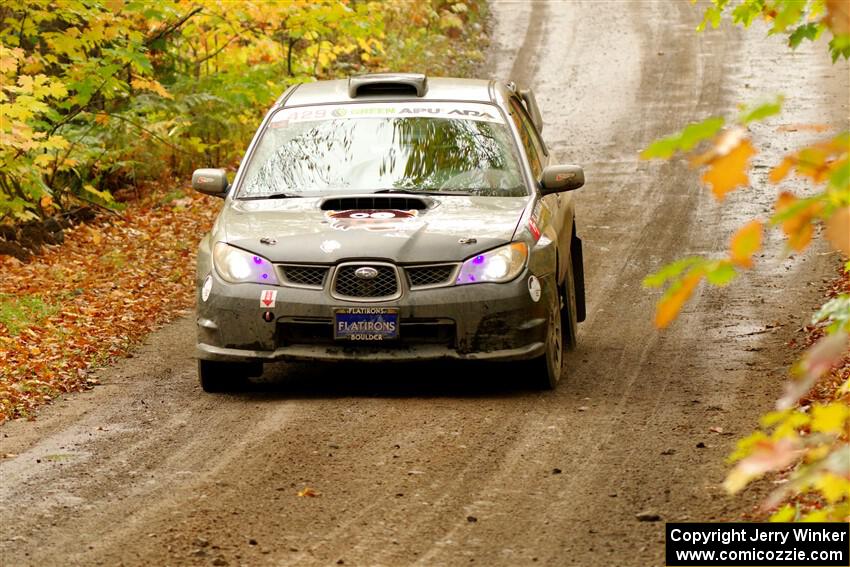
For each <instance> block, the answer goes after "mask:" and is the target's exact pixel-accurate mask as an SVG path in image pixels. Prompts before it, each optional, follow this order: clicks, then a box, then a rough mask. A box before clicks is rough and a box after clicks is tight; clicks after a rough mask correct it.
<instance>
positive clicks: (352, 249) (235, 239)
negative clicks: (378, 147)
mask: <svg viewBox="0 0 850 567" xmlns="http://www.w3.org/2000/svg"><path fill="white" fill-rule="evenodd" d="M343 200H344V199H343ZM417 200H419V201H421V202H422V203H424V204H425V205H427V206H426V208H424V209H422V210H416V209H403V208H397V209H391V208H380V207H375V208H348V209H346V208H344V207H334V208H335V210H322V208H323V203H325V208H328V207H327V200H326V199H317V198H293V199H265V200H251V201H247V200H246V201H237V200H234V201H229V202H228V204H227V205H226V206H225V208H224V210H223V211H222V214H221V216H220V217H219V219H218V222H217V225H216V226H217V228H216V230H215V231H214V232H215V234H214V238H215V239H217V240H224V241H226V242H228V243H230V244H232V245H234V246H238V247H239V248H242V249H245V250H249V251H251V252H254V253H257V254H259V255H261V256H264V257H265V258H268V259H269V260H271V261H272V262H293V263H316V264H325V263H335V262H338V261H341V260H345V259H350V258H369V259H374V260H387V261H392V262H397V263H401V264H408V263H416V262H423V263H425V262H455V261H461V260H464V259H466V258H468V257H469V256H471V255H474V254H476V253H478V252H481V251H484V250H488V249H490V248H493V247H495V246H498V245H500V244H503V243H506V242H509V241H510V240H511V238H512V236H513V234H514V232H515V230H516V227H517V223H518V222H519V219H520V216H521V215H522V212H523V210H524V209H525V207H526V206H527V205H528V203H529V201H530V197H467V196H438V197H437V196H434V197H427V198H424V199H420V198H417Z"/></svg>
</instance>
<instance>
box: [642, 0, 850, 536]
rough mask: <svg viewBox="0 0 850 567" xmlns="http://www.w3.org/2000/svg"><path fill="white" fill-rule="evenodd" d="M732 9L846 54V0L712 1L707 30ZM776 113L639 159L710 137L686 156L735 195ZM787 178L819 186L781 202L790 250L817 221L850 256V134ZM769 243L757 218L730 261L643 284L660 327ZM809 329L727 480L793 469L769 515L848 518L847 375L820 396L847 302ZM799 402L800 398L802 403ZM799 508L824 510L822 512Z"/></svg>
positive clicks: (849, 46)
mask: <svg viewBox="0 0 850 567" xmlns="http://www.w3.org/2000/svg"><path fill="white" fill-rule="evenodd" d="M728 10H731V14H732V20H733V21H734V22H735V23H737V24H740V25H743V26H744V27H747V26H749V25H751V24H752V22H753V21H755V20H756V19H760V18H764V19H767V20H769V21H770V22H771V28H770V33H772V34H776V33H785V34H787V35H788V36H789V44H790V46H791V47H792V48H793V47H796V46H797V45H799V44H800V43H801V42H802V41H803V40H804V39H809V40H814V39H816V38H817V37H818V36H820V34H821V33H823V32H824V31H825V30H829V32H830V33H831V34H832V35H833V38H832V41H831V42H830V45H829V47H830V51H831V53H832V56H833V60H835V59H836V58H837V57H839V56H843V57H848V56H850V35H848V34H850V4H848V3H847V2H846V0H737V1H733V0H713V2H712V5H711V6H710V7H709V8H708V9H707V10H706V12H705V15H704V19H703V22H702V24H701V25H700V29H705V27H706V26H707V25H709V24H710V25H712V26H714V27H717V26H718V25H719V24H720V22H721V20H722V16H723V14H724V13H725V12H726V11H728ZM781 105H782V100H781V98H780V99H777V100H776V101H775V102H770V103H767V104H762V105H759V106H756V107H754V108H750V109H747V108H745V109H743V110H742V112H741V114H740V115H739V117H738V120H737V124H736V125H734V126H732V127H729V128H726V129H722V126H723V123H722V121H718V122H716V123H714V124H716V125H717V126H716V127H715V126H714V125H711V126H709V125H707V123H708V124H711V123H710V122H709V121H703V122H700V123H697V124H693V125H691V126H688V127H686V128H685V130H683V131H682V132H680V133H678V134H674V135H672V136H669V137H667V138H663V139H660V140H658V141H656V142H654V143H653V144H652V145H651V146H650V147H649V148H647V149H646V150H644V152H643V153H642V154H641V157H643V158H645V159H648V158H664V159H667V158H670V157H671V156H673V155H674V154H676V153H677V152H689V151H690V150H691V149H693V148H694V147H696V144H697V143H699V142H701V141H703V140H708V139H711V144H710V148H709V149H708V150H707V151H705V152H704V153H702V154H698V155H693V154H692V155H690V156H689V157H690V162H691V164H692V165H693V166H695V167H705V168H706V173H704V174H703V176H702V180H703V182H705V183H707V184H709V185H711V186H712V189H713V191H714V194H715V196H716V197H717V198H718V199H722V198H723V196H724V195H725V194H726V193H727V192H728V191H731V190H733V189H735V188H738V187H744V186H747V185H749V175H748V170H749V158H750V157H751V156H752V155H754V154H755V153H756V149H755V147H754V146H753V144H752V143H751V141H750V139H749V134H748V130H747V128H746V126H747V124H749V123H751V122H755V121H761V120H764V119H766V118H768V117H770V116H773V115H776V114H778V113H779V112H780V110H781ZM689 129H690V130H689ZM792 174H793V175H796V176H797V177H798V178H802V179H805V180H807V181H808V182H809V183H810V184H811V185H812V186H813V187H812V189H813V190H812V191H808V192H807V193H808V195H807V196H806V197H805V198H798V197H797V196H795V195H794V194H792V193H791V192H788V191H782V192H780V193H779V195H778V197H777V199H776V204H775V212H774V214H773V215H772V218H771V224H772V225H774V226H779V227H780V228H781V229H782V231H783V232H784V233H785V235H786V236H787V250H789V251H797V252H799V251H802V250H804V249H805V248H806V247H807V246H808V245H809V243H810V242H811V240H812V238H813V236H815V235H816V230H815V228H816V225H817V224H821V223H822V224H823V225H824V228H825V230H823V231H822V232H821V233H820V234H822V235H823V237H824V239H825V240H826V241H827V242H828V243H829V244H830V245H831V246H832V247H833V248H834V249H835V250H836V251H837V252H839V253H842V254H843V255H844V256H845V257H850V133H848V132H842V133H840V134H838V135H837V136H833V137H831V138H828V139H826V140H823V141H820V142H818V143H814V144H812V145H809V146H807V147H804V148H802V149H800V150H798V151H796V152H793V153H791V154H788V155H786V156H785V157H784V158H783V159H782V161H781V162H780V163H778V164H776V165H775V166H774V167H773V168H772V169H771V170H770V172H769V175H768V179H769V181H770V183H772V184H780V183H782V182H783V181H784V180H785V179H786V178H787V177H788V176H789V175H792ZM762 237H763V223H762V222H761V221H757V220H754V221H751V222H749V223H748V224H746V225H745V226H744V227H742V228H741V229H740V230H739V231H738V232H737V233H736V234H735V235H734V236H733V237H732V239H731V242H730V247H729V255H728V259H715V260H712V259H707V258H694V257H689V258H684V259H682V260H678V261H676V262H673V263H671V264H669V265H667V266H664V267H662V268H661V269H660V270H659V271H658V272H656V273H655V274H653V275H651V276H648V277H647V278H646V279H645V280H644V285H646V286H648V287H663V286H666V290H665V293H664V295H663V296H662V297H661V298H660V300H659V301H658V304H657V307H656V314H655V324H656V326H658V327H660V328H663V327H666V326H667V325H669V324H670V323H671V322H672V321H673V320H674V319H675V317H676V315H677V314H678V313H679V311H680V310H681V309H682V307H683V305H684V304H685V302H686V301H687V299H688V298H689V297H690V296H691V295H692V294H693V292H694V290H695V289H696V287H697V285H698V284H699V283H700V281H701V280H702V279H703V278H705V279H706V280H707V281H708V282H709V283H711V284H713V285H726V284H727V283H729V282H730V281H731V280H732V279H733V278H734V277H735V275H736V268H738V267H741V268H749V267H751V266H752V264H753V261H752V258H753V256H754V254H755V253H756V252H757V251H758V250H759V249H761V245H762ZM847 269H848V270H850V262H848V263H847ZM812 324H813V325H820V326H821V327H822V328H823V329H824V331H825V333H826V334H825V336H823V337H821V338H819V339H818V340H817V342H815V344H814V345H812V346H811V347H810V348H808V349H807V350H806V351H805V353H804V354H803V356H802V357H801V358H800V359H799V360H798V361H797V362H796V364H795V365H794V366H793V368H792V372H791V373H792V380H790V381H789V382H788V383H787V384H786V386H785V392H784V394H783V395H782V397H781V398H780V399H779V400H778V401H777V403H776V407H777V410H778V411H774V412H770V413H768V414H766V415H765V416H763V418H762V420H761V427H760V429H758V430H756V431H755V432H754V433H752V434H751V435H750V436H748V437H746V438H744V439H742V440H740V441H739V442H738V446H737V448H736V450H735V452H734V453H733V454H732V455H731V457H730V461H731V462H732V463H735V466H734V467H733V468H732V470H731V471H730V472H729V474H728V476H727V478H726V481H725V483H724V485H725V487H726V489H727V491H728V492H730V493H737V492H738V491H740V490H743V489H744V488H745V487H746V486H747V485H748V484H749V483H750V482H752V481H754V480H756V479H758V478H761V477H762V476H764V475H765V474H768V473H771V472H776V471H786V475H787V478H786V479H784V480H785V482H784V483H781V484H780V487H779V488H778V489H776V490H775V491H774V492H773V493H772V494H771V495H770V496H769V497H768V499H767V500H766V502H765V503H764V510H769V509H776V511H775V513H774V514H773V515H772V516H771V520H773V521H847V520H848V519H850V445H849V444H848V432H850V405H848V401H850V398H848V396H850V380H847V378H846V374H845V375H844V378H842V380H843V381H844V384H843V385H842V386H840V387H838V388H837V389H835V388H833V389H832V390H830V389H829V388H825V389H824V390H825V391H826V392H829V394H824V393H823V391H819V392H818V390H819V389H817V388H815V389H814V390H813V388H814V386H815V385H816V383H817V382H818V380H821V379H822V377H823V376H826V375H827V374H829V373H830V372H831V371H832V369H833V368H834V367H836V366H837V365H839V364H841V362H842V361H846V360H848V358H847V357H848V337H850V294H847V293H844V294H841V295H838V296H836V297H834V298H833V299H831V300H829V301H828V302H826V303H825V304H824V305H823V306H822V307H821V308H820V309H819V310H818V311H817V313H815V315H814V316H813V318H812ZM836 372H837V371H836ZM813 392H817V393H814V394H813ZM817 396H820V399H818V397H817ZM812 397H814V399H812ZM801 400H805V404H806V405H805V406H804V407H801V405H800V404H801ZM801 502H809V503H811V502H817V506H816V507H814V508H813V507H812V506H811V505H810V504H808V505H806V504H803V505H801Z"/></svg>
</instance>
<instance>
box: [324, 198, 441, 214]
mask: <svg viewBox="0 0 850 567" xmlns="http://www.w3.org/2000/svg"><path fill="white" fill-rule="evenodd" d="M429 204H430V203H429V202H428V201H427V200H426V199H422V198H420V197H399V196H397V195H395V196H389V195H387V196H384V195H369V196H362V197H334V198H331V199H325V200H324V201H323V202H322V206H321V209H322V210H323V211H351V210H355V209H357V210H387V209H394V210H397V211H409V210H411V209H415V210H417V211H422V210H425V209H427V208H428V205H429Z"/></svg>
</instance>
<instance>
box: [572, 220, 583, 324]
mask: <svg viewBox="0 0 850 567" xmlns="http://www.w3.org/2000/svg"><path fill="white" fill-rule="evenodd" d="M570 258H571V259H572V262H573V283H574V284H575V293H576V321H578V322H579V323H581V322H582V321H584V320H585V318H586V315H587V312H586V308H585V304H584V260H583V259H582V255H581V238H579V237H578V236H576V235H575V234H573V238H572V240H571V241H570Z"/></svg>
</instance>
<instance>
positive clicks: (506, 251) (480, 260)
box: [457, 242, 528, 285]
mask: <svg viewBox="0 0 850 567" xmlns="http://www.w3.org/2000/svg"><path fill="white" fill-rule="evenodd" d="M527 259H528V246H526V245H525V243H523V242H514V243H513V244H508V245H507V246H502V247H501V248H496V249H495V250H490V251H489V252H484V253H483V254H479V255H477V256H473V257H472V258H470V259H468V260H467V261H466V262H464V263H463V266H461V267H460V274H458V276H457V283H458V285H462V284H471V283H480V282H495V283H502V282H507V281H510V280H512V279H514V278H515V277H517V276H518V275H519V273H520V272H521V271H522V269H523V268H524V267H525V261H526V260H527Z"/></svg>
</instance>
